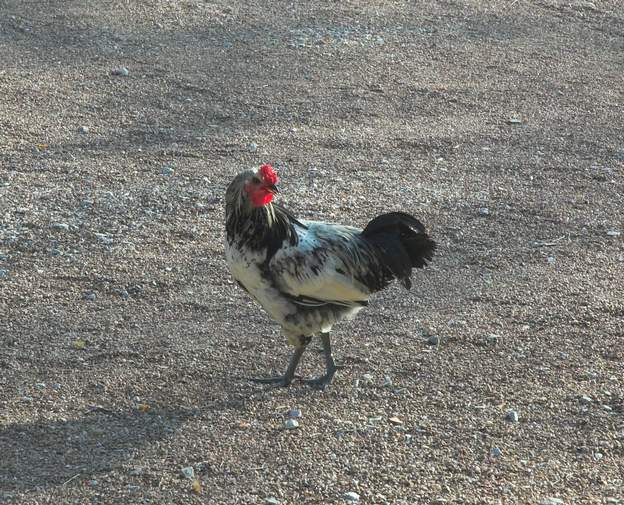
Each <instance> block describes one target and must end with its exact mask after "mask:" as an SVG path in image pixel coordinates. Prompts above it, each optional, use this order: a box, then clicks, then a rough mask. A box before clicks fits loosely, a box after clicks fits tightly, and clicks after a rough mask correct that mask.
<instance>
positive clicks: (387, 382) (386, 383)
mask: <svg viewBox="0 0 624 505" xmlns="http://www.w3.org/2000/svg"><path fill="white" fill-rule="evenodd" d="M383 385H384V387H387V388H389V387H392V378H391V377H390V376H389V375H386V376H385V377H384V382H383Z"/></svg>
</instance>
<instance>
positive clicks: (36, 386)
mask: <svg viewBox="0 0 624 505" xmlns="http://www.w3.org/2000/svg"><path fill="white" fill-rule="evenodd" d="M45 388H46V385H45V383H43V382H37V384H35V389H38V390H39V391H42V390H44V389H45Z"/></svg>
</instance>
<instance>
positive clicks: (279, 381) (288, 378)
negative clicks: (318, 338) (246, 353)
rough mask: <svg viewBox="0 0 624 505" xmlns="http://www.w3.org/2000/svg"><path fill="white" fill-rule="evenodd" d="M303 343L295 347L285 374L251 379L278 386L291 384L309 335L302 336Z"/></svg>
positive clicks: (308, 340)
mask: <svg viewBox="0 0 624 505" xmlns="http://www.w3.org/2000/svg"><path fill="white" fill-rule="evenodd" d="M300 341H301V345H298V346H297V347H295V351H294V352H293V355H292V356H291V358H290V361H289V362H288V368H287V369H286V372H285V373H284V375H278V376H276V377H267V378H260V379H251V380H252V381H253V382H259V383H260V384H275V385H276V386H289V385H290V383H291V382H292V380H293V378H294V377H295V370H297V366H298V365H299V361H300V360H301V356H302V355H303V351H305V349H306V346H307V345H308V343H309V342H310V338H309V337H301V338H300Z"/></svg>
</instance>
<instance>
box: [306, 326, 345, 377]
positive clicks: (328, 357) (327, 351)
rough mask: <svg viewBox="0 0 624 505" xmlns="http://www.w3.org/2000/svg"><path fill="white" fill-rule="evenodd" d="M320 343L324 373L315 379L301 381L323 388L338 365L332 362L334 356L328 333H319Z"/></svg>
mask: <svg viewBox="0 0 624 505" xmlns="http://www.w3.org/2000/svg"><path fill="white" fill-rule="evenodd" d="M321 343H322V344H323V354H324V355H325V370H326V371H325V375H322V376H321V377H318V378H316V379H306V380H304V381H303V382H305V383H306V384H308V385H310V386H314V387H319V388H322V389H324V388H325V387H326V386H328V385H329V384H330V383H331V381H332V379H333V378H334V374H335V373H336V370H338V369H339V368H341V367H339V366H337V365H336V363H334V357H333V356H332V350H331V341H330V340H329V333H321Z"/></svg>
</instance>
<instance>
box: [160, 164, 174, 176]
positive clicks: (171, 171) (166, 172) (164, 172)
mask: <svg viewBox="0 0 624 505" xmlns="http://www.w3.org/2000/svg"><path fill="white" fill-rule="evenodd" d="M160 173H161V174H162V175H164V176H165V177H171V176H172V175H173V174H174V173H175V170H174V169H173V167H170V166H168V165H165V166H164V167H162V170H161V171H160Z"/></svg>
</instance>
